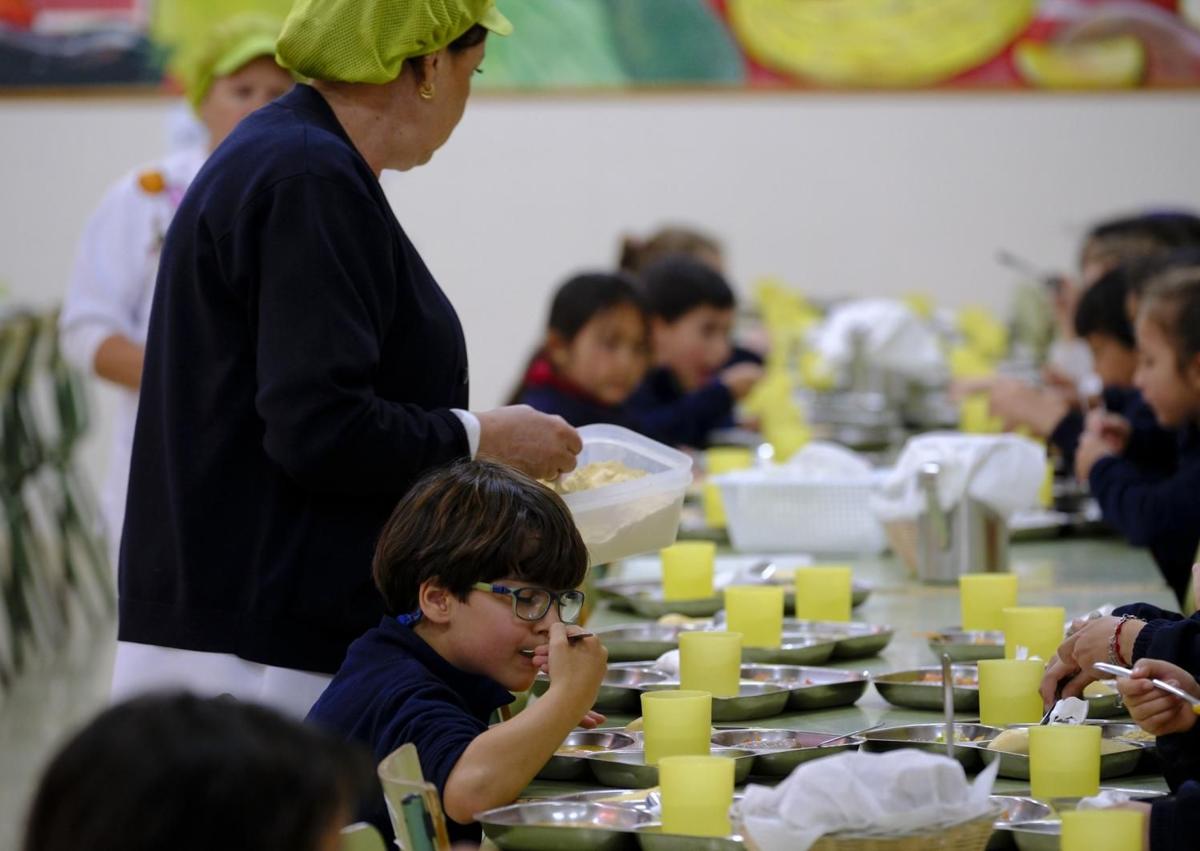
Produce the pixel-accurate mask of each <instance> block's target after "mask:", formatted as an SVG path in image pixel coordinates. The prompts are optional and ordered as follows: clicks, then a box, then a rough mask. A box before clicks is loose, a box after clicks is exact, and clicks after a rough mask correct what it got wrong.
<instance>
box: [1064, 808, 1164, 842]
mask: <svg viewBox="0 0 1200 851" xmlns="http://www.w3.org/2000/svg"><path fill="white" fill-rule="evenodd" d="M1061 816H1062V840H1061V843H1060V846H1059V847H1060V848H1061V849H1062V851H1128V849H1130V848H1141V847H1142V846H1143V841H1144V838H1145V835H1146V815H1145V814H1144V813H1139V812H1138V811H1137V810H1071V811H1069V812H1064V813H1062V814H1061Z"/></svg>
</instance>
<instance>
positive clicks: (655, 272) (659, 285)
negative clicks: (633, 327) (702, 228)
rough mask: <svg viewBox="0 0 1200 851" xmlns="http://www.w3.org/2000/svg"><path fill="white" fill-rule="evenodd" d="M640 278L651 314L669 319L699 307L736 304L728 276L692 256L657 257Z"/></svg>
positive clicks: (728, 306) (719, 306)
mask: <svg viewBox="0 0 1200 851" xmlns="http://www.w3.org/2000/svg"><path fill="white" fill-rule="evenodd" d="M641 280H642V292H643V293H644V294H645V297H646V305H647V307H648V308H649V310H650V314H651V315H652V316H655V317H658V318H660V319H663V320H666V321H667V322H674V321H675V320H676V319H678V318H679V317H681V316H683V315H684V314H685V313H688V312H690V311H692V310H695V309H696V308H697V307H715V308H717V309H718V310H729V309H732V308H733V307H735V306H736V305H737V300H736V299H735V298H734V295H733V288H732V287H730V286H729V282H728V281H726V280H725V276H724V275H722V274H721V273H720V272H718V271H717V270H716V269H714V268H712V267H711V266H709V265H707V264H706V263H701V262H700V261H699V260H694V259H692V258H691V257H684V256H681V255H676V256H673V257H664V258H663V259H661V260H658V261H655V262H654V263H651V264H650V265H649V266H647V267H646V269H645V270H643V272H642V274H641Z"/></svg>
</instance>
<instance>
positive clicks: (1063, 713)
mask: <svg viewBox="0 0 1200 851" xmlns="http://www.w3.org/2000/svg"><path fill="white" fill-rule="evenodd" d="M1087 715H1088V702H1087V701H1086V700H1080V699H1079V698H1077V697H1064V698H1063V699H1062V700H1060V701H1059V702H1058V703H1056V704H1054V708H1053V709H1051V710H1050V721H1049V723H1051V724H1082V723H1083V722H1084V721H1086V720H1087Z"/></svg>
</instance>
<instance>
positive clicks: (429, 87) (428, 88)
mask: <svg viewBox="0 0 1200 851" xmlns="http://www.w3.org/2000/svg"><path fill="white" fill-rule="evenodd" d="M417 94H418V95H420V96H421V100H433V83H430V82H428V81H426V82H424V83H421V88H419V89H417Z"/></svg>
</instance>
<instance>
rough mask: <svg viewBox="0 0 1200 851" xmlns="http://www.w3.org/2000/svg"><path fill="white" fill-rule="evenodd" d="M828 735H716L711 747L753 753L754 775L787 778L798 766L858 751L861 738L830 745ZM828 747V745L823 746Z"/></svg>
mask: <svg viewBox="0 0 1200 851" xmlns="http://www.w3.org/2000/svg"><path fill="white" fill-rule="evenodd" d="M829 739H830V735H829V734H828V733H813V732H809V731H805V730H776V729H770V728H750V729H746V730H723V731H721V732H719V733H715V734H714V735H713V737H712V743H713V744H714V745H718V746H720V747H731V748H742V749H744V750H749V751H753V752H754V767H753V769H752V771H751V773H752V774H758V775H762V776H765V777H786V776H787V775H789V774H791V773H792V769H794V768H795V767H796V766H797V765H800V764H801V763H805V762H810V761H812V760H814V759H820V758H822V757H826V756H832V755H833V754H838V753H842V752H843V751H856V750H858V748H859V746H860V745H862V743H863V738H862V736H842V737H841V738H840V739H834V740H833V741H829ZM822 743H825V744H822Z"/></svg>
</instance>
